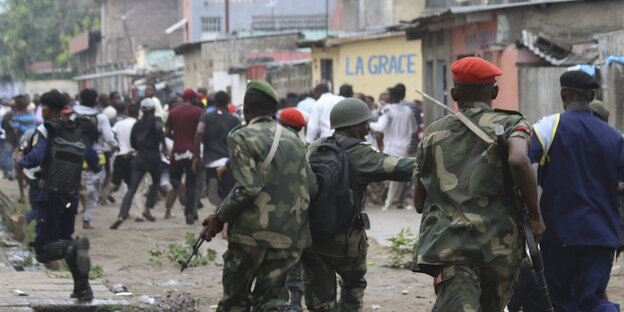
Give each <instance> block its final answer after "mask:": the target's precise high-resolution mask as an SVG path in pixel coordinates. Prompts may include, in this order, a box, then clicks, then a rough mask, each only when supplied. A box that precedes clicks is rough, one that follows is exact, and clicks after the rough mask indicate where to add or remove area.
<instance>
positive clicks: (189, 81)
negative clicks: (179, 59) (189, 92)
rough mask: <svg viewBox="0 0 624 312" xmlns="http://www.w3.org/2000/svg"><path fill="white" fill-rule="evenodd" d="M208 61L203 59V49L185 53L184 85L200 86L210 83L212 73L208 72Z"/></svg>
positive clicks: (188, 86)
mask: <svg viewBox="0 0 624 312" xmlns="http://www.w3.org/2000/svg"><path fill="white" fill-rule="evenodd" d="M206 65H207V62H204V61H202V58H201V50H200V49H195V50H193V51H190V52H187V53H185V54H184V87H185V88H195V89H196V88H199V87H203V86H206V85H208V79H209V77H211V76H212V75H209V73H208V72H207V69H206V67H207V66H206Z"/></svg>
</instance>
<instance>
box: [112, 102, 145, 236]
mask: <svg viewBox="0 0 624 312" xmlns="http://www.w3.org/2000/svg"><path fill="white" fill-rule="evenodd" d="M126 113H127V116H128V117H126V118H125V119H122V120H120V121H118V122H116V123H115V125H114V126H113V132H114V133H115V137H116V138H117V141H118V142H119V150H118V151H117V152H116V153H115V155H114V161H113V179H112V184H111V185H108V186H107V187H106V188H105V190H104V191H102V193H103V195H105V196H106V197H108V195H110V193H112V192H117V191H118V190H119V187H120V186H121V183H122V182H125V183H126V184H129V183H130V173H131V171H132V158H133V157H134V153H135V151H134V148H132V145H131V144H130V134H131V133H132V127H134V124H135V123H136V121H137V118H139V106H138V105H129V106H128V107H126ZM136 218H137V221H142V220H143V218H141V214H139V213H137V214H136ZM121 221H123V220H121ZM115 225H116V226H115ZM119 225H121V222H119V221H116V222H115V223H114V224H113V225H112V226H111V227H110V228H111V229H113V230H114V229H117V227H119Z"/></svg>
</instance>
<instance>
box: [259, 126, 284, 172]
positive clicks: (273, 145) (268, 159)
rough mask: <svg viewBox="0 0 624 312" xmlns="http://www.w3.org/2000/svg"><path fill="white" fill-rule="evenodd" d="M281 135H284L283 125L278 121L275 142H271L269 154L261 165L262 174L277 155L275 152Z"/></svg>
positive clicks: (274, 136)
mask: <svg viewBox="0 0 624 312" xmlns="http://www.w3.org/2000/svg"><path fill="white" fill-rule="evenodd" d="M281 136H282V126H280V125H279V124H277V123H276V124H275V134H274V135H273V143H271V148H270V149H269V154H268V155H267V157H266V158H265V159H264V161H263V162H262V166H261V167H260V174H263V173H264V171H265V170H266V169H267V168H268V167H269V164H271V161H273V157H275V153H276V152H277V146H278V145H279V140H280V137H281Z"/></svg>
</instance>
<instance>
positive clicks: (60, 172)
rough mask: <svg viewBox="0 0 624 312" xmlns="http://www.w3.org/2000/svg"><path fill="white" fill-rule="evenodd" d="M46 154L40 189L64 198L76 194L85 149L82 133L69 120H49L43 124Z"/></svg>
mask: <svg viewBox="0 0 624 312" xmlns="http://www.w3.org/2000/svg"><path fill="white" fill-rule="evenodd" d="M45 127H46V129H47V130H48V141H49V147H48V154H47V155H46V159H45V161H44V163H43V166H42V170H41V172H42V173H41V178H42V182H43V189H44V190H45V191H46V192H48V193H50V194H55V195H59V196H62V197H65V198H71V197H75V196H77V195H78V192H79V190H80V178H81V174H82V165H83V162H84V159H85V151H86V149H87V146H86V145H85V143H84V138H83V135H82V131H81V129H80V127H78V125H77V124H76V123H75V122H73V121H65V120H62V119H53V120H49V121H46V122H45Z"/></svg>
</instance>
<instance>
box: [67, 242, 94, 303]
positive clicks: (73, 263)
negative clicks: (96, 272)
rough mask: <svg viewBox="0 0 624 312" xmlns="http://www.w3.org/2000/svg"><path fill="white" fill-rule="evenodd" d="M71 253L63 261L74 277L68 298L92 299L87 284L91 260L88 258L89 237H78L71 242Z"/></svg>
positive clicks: (91, 293)
mask: <svg viewBox="0 0 624 312" xmlns="http://www.w3.org/2000/svg"><path fill="white" fill-rule="evenodd" d="M72 247H73V248H72V251H73V253H71V254H69V255H68V256H67V257H66V258H65V261H66V262H67V266H68V267H69V271H70V272H71V274H72V278H73V279H74V291H73V292H72V294H71V295H70V298H74V299H78V300H80V301H88V300H91V299H93V291H92V290H91V286H90V285H89V271H90V269H91V260H90V259H89V254H88V251H89V239H87V238H86V237H85V238H78V239H76V240H75V241H73V242H72Z"/></svg>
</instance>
